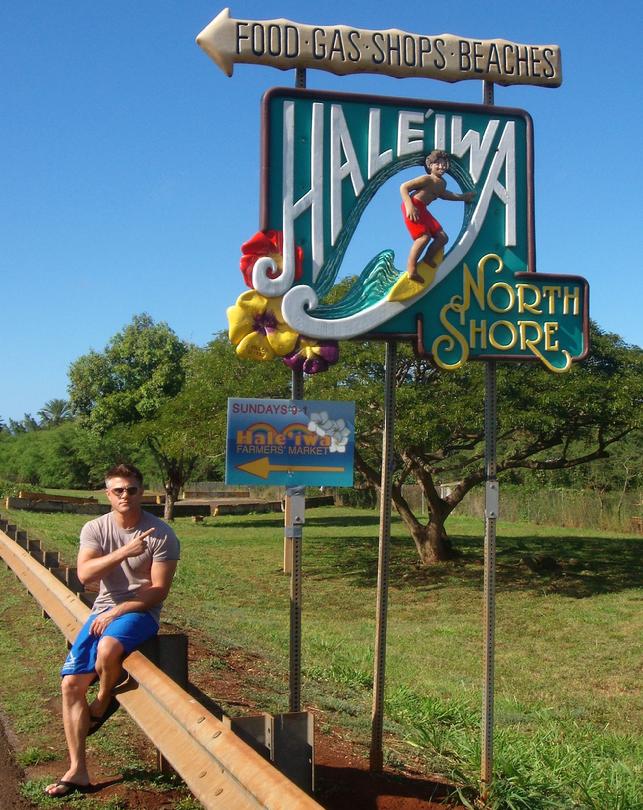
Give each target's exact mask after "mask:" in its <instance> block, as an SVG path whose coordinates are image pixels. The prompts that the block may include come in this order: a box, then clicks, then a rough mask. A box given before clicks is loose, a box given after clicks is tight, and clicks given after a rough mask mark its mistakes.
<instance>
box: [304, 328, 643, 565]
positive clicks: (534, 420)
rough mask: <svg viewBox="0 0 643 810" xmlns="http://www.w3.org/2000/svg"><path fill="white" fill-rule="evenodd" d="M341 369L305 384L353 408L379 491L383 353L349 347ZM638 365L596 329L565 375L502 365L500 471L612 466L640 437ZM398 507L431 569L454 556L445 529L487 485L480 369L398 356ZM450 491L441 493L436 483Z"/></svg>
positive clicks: (313, 393)
mask: <svg viewBox="0 0 643 810" xmlns="http://www.w3.org/2000/svg"><path fill="white" fill-rule="evenodd" d="M342 352H343V356H342V358H340V363H339V364H338V365H337V366H335V367H334V368H333V369H331V370H330V371H329V372H327V373H326V374H321V375H318V377H317V378H313V379H311V380H310V381H309V382H308V388H307V394H306V395H307V396H309V397H311V398H328V399H333V398H345V399H354V400H355V401H356V421H357V426H356V430H357V436H356V459H355V463H356V468H357V469H358V470H359V471H360V473H361V474H362V475H363V476H364V477H365V478H366V480H367V481H369V482H370V484H371V485H372V486H374V487H377V486H379V483H380V469H381V431H382V390H383V379H384V360H383V358H384V352H383V348H382V347H381V346H378V345H376V344H372V343H370V344H367V343H360V342H357V343H348V344H343V346H342ZM642 372H643V357H642V352H641V350H640V349H638V348H636V347H632V346H628V345H626V344H624V343H623V341H622V340H621V339H620V338H619V337H618V336H617V335H614V334H609V333H605V332H603V331H602V330H600V329H599V328H598V327H597V326H593V328H592V349H591V353H590V355H589V357H588V358H587V360H586V361H585V362H583V363H579V364H576V365H575V366H574V367H573V368H572V370H571V371H570V372H569V373H568V374H562V375H557V374H552V373H550V372H548V371H546V370H545V369H543V368H541V367H539V366H538V365H536V363H528V362H517V363H499V364H498V415H499V426H498V448H497V457H498V472H499V474H503V473H507V472H510V471H514V470H518V469H530V470H560V469H565V468H572V467H576V466H578V465H582V464H587V463H588V462H590V461H593V460H597V459H605V458H608V457H609V453H610V450H611V448H612V447H613V446H615V445H616V444H617V443H618V442H619V441H621V440H622V439H623V438H624V437H626V436H628V435H629V434H630V433H631V432H633V431H634V430H636V429H637V427H638V426H640V419H641V402H642V401H643V373H642ZM396 395H397V403H396V428H395V439H394V444H395V466H394V482H393V496H392V497H393V502H394V504H395V507H396V509H397V511H398V512H399V514H400V516H401V517H402V520H403V521H404V523H405V525H406V526H407V528H408V530H409V533H410V535H411V537H412V538H413V541H414V543H415V546H416V549H417V552H418V555H419V558H420V561H421V563H422V564H424V565H430V564H433V563H436V562H438V561H441V560H446V559H449V558H450V557H451V556H453V555H454V553H455V550H454V549H453V547H452V545H451V543H450V540H449V538H448V536H447V532H446V525H445V524H446V521H447V518H448V517H449V515H450V514H451V513H452V512H453V510H454V509H455V507H456V506H457V505H458V504H459V503H460V502H461V501H462V499H463V498H464V497H465V495H466V494H467V492H469V491H470V490H471V489H472V488H473V487H475V486H476V485H478V484H480V483H481V482H483V481H484V479H485V471H484V367H483V366H482V365H481V364H477V363H468V364H467V365H465V366H464V367H463V368H461V369H459V370H458V371H455V372H443V371H440V370H438V369H436V368H435V367H434V366H433V365H432V364H431V363H430V362H429V361H427V360H423V359H419V358H417V357H415V356H414V355H413V353H412V352H411V350H410V349H409V348H408V346H400V352H399V359H398V364H397V369H396ZM410 482H417V483H418V484H419V485H420V486H421V488H422V491H423V493H424V498H425V502H426V504H427V505H428V510H429V520H428V522H426V523H425V522H423V520H422V519H421V518H420V517H418V516H417V515H416V514H414V512H413V510H412V509H411V507H410V506H409V504H408V502H407V501H406V499H405V498H404V496H403V494H402V485H403V484H405V483H410ZM447 483H448V484H449V487H448V489H442V488H441V486H440V485H441V484H447Z"/></svg>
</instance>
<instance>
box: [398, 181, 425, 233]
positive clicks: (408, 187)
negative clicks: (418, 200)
mask: <svg viewBox="0 0 643 810" xmlns="http://www.w3.org/2000/svg"><path fill="white" fill-rule="evenodd" d="M423 185H426V177H416V178H415V179H414V180H407V181H406V183H402V185H401V186H400V194H401V196H402V202H403V203H404V210H405V211H406V216H407V217H408V218H409V219H410V220H411V222H417V221H418V219H419V218H420V215H419V214H418V212H417V209H416V208H415V206H414V205H413V203H412V202H411V192H412V191H416V190H417V189H418V188H422V186H423Z"/></svg>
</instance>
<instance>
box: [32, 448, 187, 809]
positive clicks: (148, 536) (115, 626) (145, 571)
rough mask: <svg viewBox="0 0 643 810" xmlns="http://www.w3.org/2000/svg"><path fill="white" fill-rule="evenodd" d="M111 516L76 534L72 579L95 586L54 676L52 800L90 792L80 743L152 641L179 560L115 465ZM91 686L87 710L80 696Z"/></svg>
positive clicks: (168, 532)
mask: <svg viewBox="0 0 643 810" xmlns="http://www.w3.org/2000/svg"><path fill="white" fill-rule="evenodd" d="M105 487H106V490H107V497H108V499H109V502H110V504H111V507H112V510H111V512H109V513H108V514H106V515H102V516H101V517H99V518H96V519H95V520H90V521H89V523H86V524H85V525H84V526H83V528H82V530H81V533H80V550H79V552H78V563H77V567H78V577H79V578H80V580H81V582H83V583H84V584H88V583H90V582H99V581H100V590H99V593H98V597H97V598H96V601H95V603H94V606H93V609H92V612H91V614H90V616H89V618H88V619H87V621H86V622H85V624H84V626H83V627H82V628H81V630H80V632H79V634H78V637H77V638H76V640H75V642H74V645H73V646H72V648H71V650H70V651H69V654H68V656H67V659H66V661H65V663H64V665H63V668H62V670H61V675H62V714H63V724H64V727H65V737H66V740H67V748H68V750H69V759H70V766H69V770H68V771H67V772H66V773H65V774H64V775H63V776H62V777H61V778H60V779H59V780H58V781H57V782H54V783H53V784H51V785H48V786H47V787H46V788H45V793H46V794H47V795H48V796H50V797H52V798H62V797H63V796H68V795H69V794H70V793H86V792H88V791H89V790H91V789H92V788H91V785H90V782H89V773H88V771H87V761H86V754H85V741H86V738H87V736H88V735H90V734H93V733H94V732H95V731H98V729H99V728H100V727H101V726H102V725H103V723H104V722H105V720H106V719H107V718H108V717H110V716H111V715H112V714H113V713H114V711H115V710H116V709H117V708H118V702H117V700H116V698H115V697H114V688H115V687H116V686H117V684H118V683H119V680H122V673H123V670H122V667H121V664H122V661H123V658H124V657H125V656H126V655H128V654H129V653H130V652H132V650H135V649H136V648H137V647H139V646H140V645H141V644H142V643H143V642H144V641H146V640H147V639H148V638H151V637H152V636H154V635H156V633H157V631H158V628H159V616H160V612H161V607H162V605H163V601H164V599H165V598H166V596H167V595H168V592H169V590H170V585H171V584H172V578H173V577H174V572H175V571H176V565H177V561H178V559H179V541H178V540H177V537H176V535H175V534H174V532H173V531H172V529H171V528H170V527H169V526H168V525H167V524H166V523H164V522H163V521H162V520H161V519H160V518H157V517H155V516H154V515H151V514H149V512H144V511H143V510H142V509H141V499H142V497H143V476H142V474H141V472H140V471H139V470H138V469H137V468H136V467H134V466H132V465H131V464H119V465H118V466H116V467H113V468H112V469H111V470H109V472H108V473H107V475H106V476H105ZM96 678H98V682H99V683H98V692H97V694H96V697H95V699H94V700H93V701H92V703H91V704H89V703H88V701H87V690H88V689H89V687H90V686H91V684H92V683H93V682H94V681H95V680H96Z"/></svg>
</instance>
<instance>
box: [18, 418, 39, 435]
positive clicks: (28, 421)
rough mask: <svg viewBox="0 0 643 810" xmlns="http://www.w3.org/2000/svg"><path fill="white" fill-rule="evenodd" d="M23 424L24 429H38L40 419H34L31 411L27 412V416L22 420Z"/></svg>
mask: <svg viewBox="0 0 643 810" xmlns="http://www.w3.org/2000/svg"><path fill="white" fill-rule="evenodd" d="M22 424H23V426H24V429H25V430H26V431H27V432H29V431H30V430H38V428H39V427H40V425H39V424H38V420H37V419H34V418H33V416H32V415H31V414H30V413H26V414H25V418H24V419H23V420H22Z"/></svg>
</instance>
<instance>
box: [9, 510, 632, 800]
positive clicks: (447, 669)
mask: <svg viewBox="0 0 643 810" xmlns="http://www.w3.org/2000/svg"><path fill="white" fill-rule="evenodd" d="M12 517H13V519H14V520H15V522H17V523H18V524H19V525H20V526H21V527H23V528H26V529H28V530H32V531H34V532H36V534H39V535H40V536H43V537H44V536H47V537H49V538H51V541H50V544H49V546H50V547H51V548H55V549H58V550H60V551H61V553H62V554H63V556H64V557H65V558H66V559H67V561H68V562H73V559H74V557H75V553H76V548H77V537H78V532H79V530H80V527H81V525H82V524H83V523H84V522H85V521H86V520H87V518H86V517H83V516H77V515H43V514H36V513H27V512H20V513H14V515H13V516H12ZM448 528H449V531H450V534H451V537H452V539H453V541H454V544H455V545H456V546H457V548H458V549H459V550H460V551H461V553H462V556H461V557H460V558H459V559H458V560H457V561H456V562H455V563H450V564H443V565H440V566H436V567H435V568H431V569H423V568H420V567H419V566H417V564H416V558H415V551H414V548H413V546H412V543H411V541H410V539H409V538H408V536H407V534H406V532H405V530H404V527H403V526H402V524H401V523H400V522H399V520H397V519H395V518H394V519H393V524H392V534H393V537H392V547H391V572H390V591H389V618H388V647H387V669H386V687H387V688H386V720H385V732H386V746H387V751H386V758H387V761H389V762H391V761H395V762H399V761H405V760H407V759H408V758H409V757H412V756H413V757H416V756H418V755H419V756H420V757H421V759H422V761H423V762H424V767H425V768H426V769H427V771H434V772H440V773H443V774H445V775H448V776H450V777H451V778H453V779H454V780H455V781H457V782H458V784H460V785H461V786H462V787H461V790H460V794H461V798H462V800H463V801H467V802H470V803H471V802H472V801H473V797H474V795H475V791H476V788H477V780H478V776H479V767H480V740H479V737H480V732H479V728H480V703H481V687H480V683H481V669H482V666H481V651H482V630H481V625H482V619H481V615H482V610H481V608H482V601H481V600H482V593H481V592H482V577H483V567H482V564H481V561H482V544H483V539H482V532H483V527H482V525H481V522H480V521H479V520H476V519H474V518H464V517H463V518H456V517H454V518H452V519H451V520H450V521H449V526H448ZM176 530H177V533H178V534H179V537H180V538H181V541H182V563H181V565H180V566H179V569H178V574H177V577H176V581H175V585H174V587H173V590H172V593H171V596H170V599H169V600H168V602H167V604H166V609H165V613H164V618H165V620H166V621H168V622H171V623H172V624H174V625H178V626H179V627H181V628H184V629H185V630H186V632H188V633H192V634H193V636H194V637H197V636H198V638H199V641H200V643H203V647H204V648H205V649H207V650H208V651H209V652H208V653H207V654H206V655H205V656H204V658H203V659H202V660H201V661H200V662H199V665H198V667H193V668H192V672H193V673H194V675H193V677H194V679H195V680H197V676H198V674H199V672H202V673H205V672H207V671H208V670H216V669H217V668H220V667H221V666H222V664H221V662H222V659H223V658H224V657H225V656H226V655H227V654H228V653H229V652H230V651H231V650H236V649H242V650H244V651H245V652H246V653H249V654H252V655H255V656H259V659H258V660H257V662H256V664H255V665H253V666H252V668H251V669H252V670H253V671H252V672H249V675H248V687H247V688H248V689H249V694H248V695H247V697H248V698H249V699H253V700H256V701H257V705H258V708H260V709H261V710H265V711H285V710H286V709H287V706H288V679H287V673H288V644H289V619H288V616H289V609H288V604H289V578H288V577H286V576H284V575H283V573H282V572H281V566H282V559H283V540H282V537H283V524H282V519H281V517H280V516H276V515H252V516H229V517H222V518H209V519H207V520H206V521H205V522H204V523H201V524H193V523H191V522H190V521H189V520H188V519H179V520H177V521H176ZM377 536H378V516H377V515H376V514H375V513H374V512H370V511H362V510H355V509H334V508H331V507H329V508H322V509H315V510H310V511H309V512H308V514H307V519H306V525H305V527H304V541H303V570H304V579H303V618H302V626H303V644H302V668H303V676H304V681H303V688H302V702H303V705H304V706H315V707H317V709H318V710H319V711H320V712H321V715H320V722H321V723H322V724H324V725H327V726H332V727H336V726H340V727H342V728H343V729H344V730H345V731H346V733H348V734H350V735H351V736H353V738H354V739H355V740H357V742H358V743H359V744H361V745H363V746H364V750H365V751H366V750H367V748H368V743H369V735H370V710H371V700H372V696H371V685H372V674H373V646H374V634H375V628H374V619H375V585H376V578H377ZM642 549H643V542H642V541H641V538H640V537H635V536H629V535H626V534H616V533H606V532H600V531H591V532H590V531H587V530H580V529H552V528H550V527H543V526H535V525H531V524H503V523H500V524H499V526H498V571H497V608H496V615H497V623H496V693H495V697H496V714H495V717H496V724H495V737H494V766H495V767H494V772H495V781H494V784H493V787H492V790H491V792H490V794H489V797H488V806H489V807H491V808H509V809H511V808H521V810H522V809H523V808H524V810H541V808H542V810H545V809H546V808H547V810H548V809H549V808H552V810H553V808H556V810H559V809H560V810H563V809H564V808H570V810H572V808H575V809H579V810H580V809H581V808H583V809H584V808H587V809H588V810H589V809H590V808H591V809H592V810H594V809H595V810H599V808H600V810H634V809H635V808H641V807H642V805H641V803H640V798H639V797H640V796H641V795H643V785H642V784H641V771H640V763H641V762H642V761H643V750H642V747H641V738H642V735H641V731H642V730H643V729H642V726H643V713H642V712H641V708H642V707H641V696H640V663H641V645H640V639H641V635H642V634H641V593H640V591H639V590H637V588H638V587H639V586H640V577H641V570H642V567H641V552H642ZM539 554H540V555H549V556H552V557H554V558H555V559H556V560H557V562H558V564H559V569H558V570H557V572H556V573H555V574H551V575H538V574H534V573H533V572H532V571H531V570H530V569H529V568H528V567H527V566H526V565H525V563H524V562H523V559H524V558H525V557H529V556H531V557H533V556H535V555H539ZM2 659H4V655H3V656H2ZM50 660H51V659H50ZM45 666H50V665H49V664H47V665H45ZM2 675H3V673H2V672H0V678H1V680H0V683H2V682H3V681H4V677H2ZM1 695H2V687H1V686H0V696H1ZM215 697H216V696H215ZM3 702H4V701H3ZM37 708H38V707H37V706H36V707H35V708H34V711H36V716H34V717H32V720H31V721H30V722H32V723H34V722H37ZM231 713H234V707H232V708H231Z"/></svg>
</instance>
